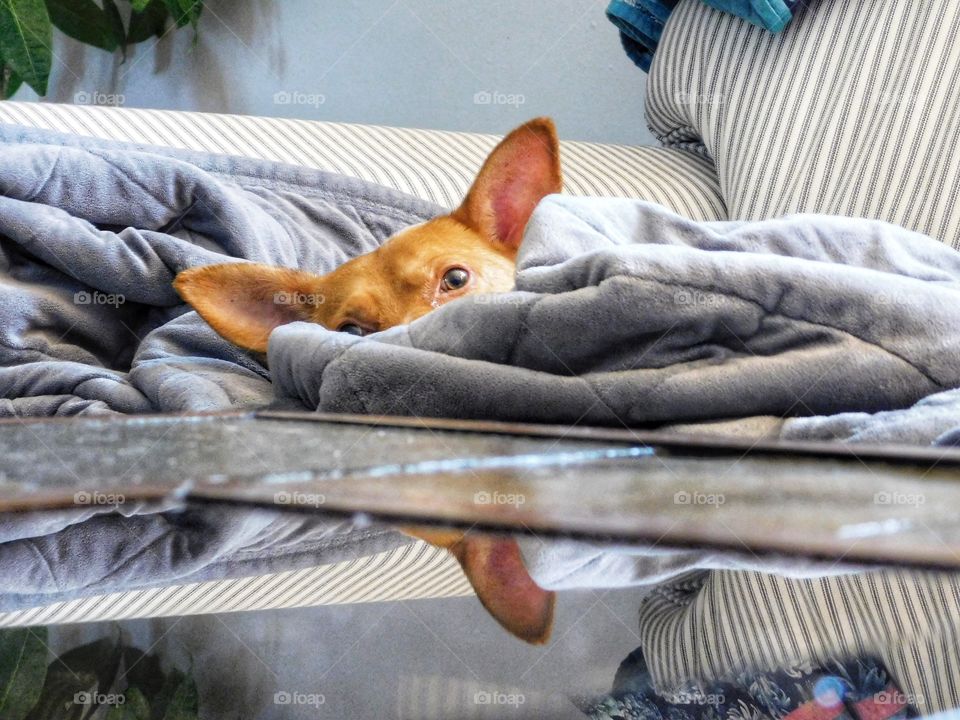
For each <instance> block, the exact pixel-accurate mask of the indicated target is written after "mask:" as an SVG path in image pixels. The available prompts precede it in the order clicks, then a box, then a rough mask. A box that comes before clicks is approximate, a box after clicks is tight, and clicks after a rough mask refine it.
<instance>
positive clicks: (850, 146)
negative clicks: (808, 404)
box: [647, 0, 960, 248]
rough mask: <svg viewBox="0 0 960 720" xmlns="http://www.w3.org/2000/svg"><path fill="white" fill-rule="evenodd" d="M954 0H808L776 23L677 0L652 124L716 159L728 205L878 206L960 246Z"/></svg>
mask: <svg viewBox="0 0 960 720" xmlns="http://www.w3.org/2000/svg"><path fill="white" fill-rule="evenodd" d="M958 34H960V3H957V2H929V1H924V2H918V1H917V0H870V2H863V1H862V0H829V2H826V1H824V2H815V3H800V4H799V5H798V7H797V9H796V17H795V18H794V20H793V22H791V23H790V25H789V26H788V27H787V29H786V30H785V31H784V32H782V33H780V34H776V35H774V34H772V33H769V32H766V31H765V30H761V29H760V28H758V27H755V26H753V25H750V24H748V23H746V22H744V21H743V20H740V19H738V18H735V17H732V16H730V15H727V14H725V13H721V12H718V11H716V10H713V9H711V8H709V7H707V6H706V5H705V4H704V3H702V2H699V0H680V3H679V5H678V6H677V8H676V9H675V10H674V12H673V14H672V15H671V17H670V20H669V21H668V23H667V27H666V29H665V32H664V35H663V37H662V39H661V41H660V45H659V48H658V50H657V55H656V58H655V60H654V63H653V67H652V68H651V72H650V78H649V81H648V85H647V88H648V89H647V113H648V121H649V124H650V126H651V130H652V131H653V132H654V134H655V135H657V136H658V137H659V138H661V139H662V140H663V141H664V142H665V143H666V144H667V145H669V146H672V147H677V148H688V149H690V148H700V149H701V150H703V151H704V152H705V154H706V155H708V156H709V157H712V158H714V160H715V161H716V166H717V171H718V173H719V177H720V186H721V194H722V196H723V198H724V200H725V201H726V206H727V209H728V210H729V213H730V217H731V218H732V219H758V218H767V217H776V216H781V215H785V214H789V213H796V212H820V213H829V214H837V215H846V216H853V217H870V218H879V219H882V220H887V221H890V222H894V223H896V224H899V225H902V226H905V227H907V228H910V229H915V230H919V231H921V232H924V233H927V234H929V235H932V236H933V237H936V238H938V239H940V240H942V241H943V242H946V243H949V244H950V245H951V246H953V247H955V248H960V202H958V201H960V37H958Z"/></svg>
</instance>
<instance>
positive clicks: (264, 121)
mask: <svg viewBox="0 0 960 720" xmlns="http://www.w3.org/2000/svg"><path fill="white" fill-rule="evenodd" d="M0 122H8V123H15V124H18V125H26V126H30V127H42V128H48V129H51V130H59V131H62V132H69V133H75V134H79V135H88V136H92V137H100V138H108V139H113V140H123V141H127V142H134V143H138V144H146V145H162V146H165V147H174V148H184V149H190V150H201V151H207V152H215V153H226V154H230V155H242V156H245V157H252V158H263V159H266V160H277V161H280V162H285V163H291V164H294V165H304V166H308V167H313V168H320V169H323V170H332V171H334V172H339V173H343V174H345V175H351V176H353V177H359V178H363V179H365V180H370V181H372V182H376V183H379V184H381V185H387V186H389V187H393V188H396V189H398V190H402V191H404V192H408V193H410V194H412V195H416V196H418V197H421V198H425V199H427V200H433V201H435V202H438V203H440V204H441V205H444V206H447V207H453V206H455V205H457V204H459V202H460V200H461V198H462V197H463V196H464V194H465V193H466V191H467V189H468V188H469V187H470V183H471V182H472V181H473V178H474V176H475V175H476V173H477V170H479V168H480V165H481V163H482V162H483V160H484V158H485V157H486V156H487V153H488V152H490V150H491V149H492V148H493V146H494V145H495V144H496V142H497V139H498V138H497V137H496V136H493V135H477V134H474V133H462V132H439V131H436V130H410V129H399V128H390V127H377V126H370V125H348V124H343V123H327V122H313V121H305V120H285V119H276V118H255V117H244V116H239V115H214V114H208V113H185V112H170V111H159V110H135V109H127V108H107V107H93V106H73V105H53V104H48V103H0ZM638 122H639V119H638ZM562 154H563V163H564V184H565V188H566V191H567V192H568V193H571V194H574V195H593V196H610V197H637V198H643V199H646V200H650V201H653V202H657V203H660V204H662V205H665V206H667V207H669V208H671V209H673V210H675V211H676V212H678V213H680V214H682V215H684V216H686V217H690V218H692V219H695V220H718V219H722V218H723V217H724V216H725V214H726V211H725V209H724V206H723V201H722V200H721V199H720V190H719V185H718V184H717V180H716V173H715V172H714V170H713V166H712V164H711V162H710V161H709V160H708V159H706V158H704V157H702V156H700V155H697V154H694V153H687V152H682V151H677V150H668V149H663V148H651V147H628V146H626V145H600V144H596V143H583V142H563V144H562Z"/></svg>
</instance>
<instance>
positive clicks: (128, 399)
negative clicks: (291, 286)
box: [0, 125, 439, 611]
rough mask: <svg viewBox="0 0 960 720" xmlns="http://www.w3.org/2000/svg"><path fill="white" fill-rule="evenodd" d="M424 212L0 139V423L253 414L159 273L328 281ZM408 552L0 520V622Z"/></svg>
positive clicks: (249, 372) (352, 533)
mask: <svg viewBox="0 0 960 720" xmlns="http://www.w3.org/2000/svg"><path fill="white" fill-rule="evenodd" d="M438 211H439V208H438V207H436V206H434V205H432V204H430V203H427V202H423V201H420V200H417V199H416V198H412V197H409V196H406V195H403V194H401V193H397V192H393V191H390V190H387V189H385V188H381V187H378V186H375V185H372V184H370V183H366V182H362V181H359V180H354V179H351V178H346V177H343V176H339V175H335V174H332V173H324V172H318V171H312V170H304V169H301V168H294V167H289V166H283V165H277V164H274V163H265V162H257V161H252V160H244V159H238V158H229V157H223V156H214V155H204V154H199V153H186V152H179V151H173V150H167V149H159V148H145V147H135V146H130V145H123V144H118V143H108V142H102V141H98V140H92V139H88V138H78V137H73V136H67V135H61V134H58V133H50V132H46V131H37V130H31V129H25V128H18V127H13V126H3V125H0V416H15V417H17V416H27V415H31V416H51V415H79V414H92V413H98V414H102V413H144V412H186V411H191V410H195V411H202V410H223V409H229V408H236V407H250V406H259V405H266V404H269V403H270V402H271V401H272V400H273V390H272V388H271V385H270V381H269V375H268V373H267V370H266V369H265V368H264V367H263V366H262V364H261V363H259V362H258V361H257V360H256V359H254V358H252V357H250V356H248V355H246V354H245V353H242V352H240V351H238V350H237V349H236V348H234V347H233V346H231V345H230V344H229V343H227V342H225V341H224V340H222V339H221V338H220V337H219V336H218V335H217V334H216V333H215V332H213V331H212V330H211V329H210V328H209V327H208V326H207V325H206V323H204V322H203V321H202V320H201V319H200V318H199V317H198V316H197V315H196V314H195V313H193V312H189V308H187V307H186V306H184V305H183V304H182V303H181V301H180V300H179V298H178V297H177V295H176V293H174V291H173V289H172V287H171V281H172V280H173V278H174V276H175V275H176V273H177V272H179V271H180V270H183V269H185V268H188V267H192V266H194V265H200V264H208V263H213V262H225V261H229V260H232V259H236V260H238V261H240V260H254V261H258V262H266V263H272V264H277V265H288V266H291V267H303V268H306V269H310V270H313V271H315V272H326V271H328V270H330V269H332V268H333V267H335V266H336V265H337V264H339V263H341V262H343V261H344V260H345V259H347V258H349V257H352V256H354V255H357V254H360V253H363V252H367V251H369V250H371V249H373V248H374V247H376V246H377V245H378V244H379V243H380V242H382V241H383V239H384V238H386V237H387V236H389V235H390V234H392V233H394V232H396V231H397V230H398V229H400V228H402V227H405V226H407V225H410V224H412V223H415V222H419V221H422V220H423V219H425V218H427V217H430V216H432V215H434V214H436V213H437V212H438ZM0 450H2V449H0ZM38 451H41V452H43V453H45V454H46V453H49V452H53V453H55V452H56V451H57V450H56V448H38ZM2 482H3V478H0V485H2ZM406 542H409V541H408V540H407V539H405V538H404V537H403V536H400V535H398V534H397V533H395V532H392V531H390V530H389V529H388V528H384V527H371V526H369V524H368V523H364V524H362V525H359V526H358V525H355V524H354V523H352V522H349V521H342V522H341V521H329V520H319V519H317V518H311V517H306V516H295V515H290V514H288V513H282V512H270V511H244V510H241V509H238V508H209V507H208V508H203V509H196V508H190V507H184V505H183V503H182V502H180V501H178V500H177V499H175V498H171V499H169V501H168V502H165V503H162V504H128V505H124V506H122V507H121V508H118V509H117V511H112V510H111V508H108V507H89V506H84V507H78V508H77V509H76V510H71V511H66V512H59V511H58V512H37V513H30V514H6V515H0V611H8V610H16V609H19V608H23V607H31V606H34V605H37V604H45V603H50V602H58V601H62V600H68V599H71V598H74V597H77V596H83V595H88V594H91V593H103V592H111V591H117V590H128V589H134V588H142V587H148V586H154V585H165V584H170V583H173V582H188V581H191V582H192V581H197V580H203V579H214V578H221V577H234V576H248V575H256V574H260V573H264V572H271V571H279V570H289V569H294V568H298V567H306V566H315V565H318V564H323V563H329V562H337V561H340V560H345V559H352V558H355V557H358V556H363V555H369V554H372V553H375V552H379V551H384V550H389V549H392V548H395V547H397V546H400V545H402V544H405V543H406Z"/></svg>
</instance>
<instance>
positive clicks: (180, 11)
mask: <svg viewBox="0 0 960 720" xmlns="http://www.w3.org/2000/svg"><path fill="white" fill-rule="evenodd" d="M163 1H164V3H166V5H167V9H168V10H169V11H170V15H171V16H172V17H173V21H174V22H175V23H176V24H177V27H183V26H184V25H187V24H191V25H193V27H194V28H196V27H197V21H198V20H199V19H200V13H201V12H203V0H163Z"/></svg>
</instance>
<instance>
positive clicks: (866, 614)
mask: <svg viewBox="0 0 960 720" xmlns="http://www.w3.org/2000/svg"><path fill="white" fill-rule="evenodd" d="M640 636H641V638H642V646H643V648H644V656H645V658H646V660H647V663H648V665H649V667H650V670H651V672H652V674H653V677H654V679H655V681H656V683H657V684H658V686H660V687H661V688H664V689H667V690H669V689H671V688H675V687H679V686H681V685H683V683H684V681H685V680H688V679H690V678H700V679H702V680H703V681H705V682H707V683H709V682H710V681H711V680H719V679H723V678H729V676H730V674H731V672H734V671H737V670H740V669H764V668H774V667H783V666H785V665H790V664H796V663H797V662H800V661H810V662H812V663H813V664H814V665H816V664H819V663H821V662H823V661H826V660H829V659H830V658H835V657H838V656H845V655H846V656H849V655H857V656H863V655H871V656H875V657H878V658H880V659H881V660H882V661H883V662H884V664H885V665H886V666H887V668H888V669H889V670H890V672H891V673H892V674H893V676H894V677H895V678H896V680H897V682H898V683H899V685H900V687H901V688H902V689H903V691H904V692H905V693H910V694H914V695H916V696H917V697H916V698H915V704H916V706H917V707H918V709H920V710H921V711H922V712H925V713H926V712H938V711H942V710H948V709H953V708H955V707H957V706H960V687H958V683H960V577H958V576H957V575H947V574H932V573H931V574H924V573H909V572H905V571H904V572H899V571H888V572H874V573H865V574H860V575H846V576H835V577H829V578H817V579H805V580H797V579H790V578H783V577H778V576H774V575H764V574H760V573H753V572H741V571H737V572H713V573H709V574H705V573H701V574H699V575H697V576H696V577H694V578H692V579H688V580H686V581H684V582H681V583H675V584H673V585H671V586H667V587H662V588H658V589H656V590H654V591H653V592H652V593H651V594H650V595H648V596H647V597H646V598H645V599H644V602H643V604H642V606H641V608H640Z"/></svg>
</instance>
